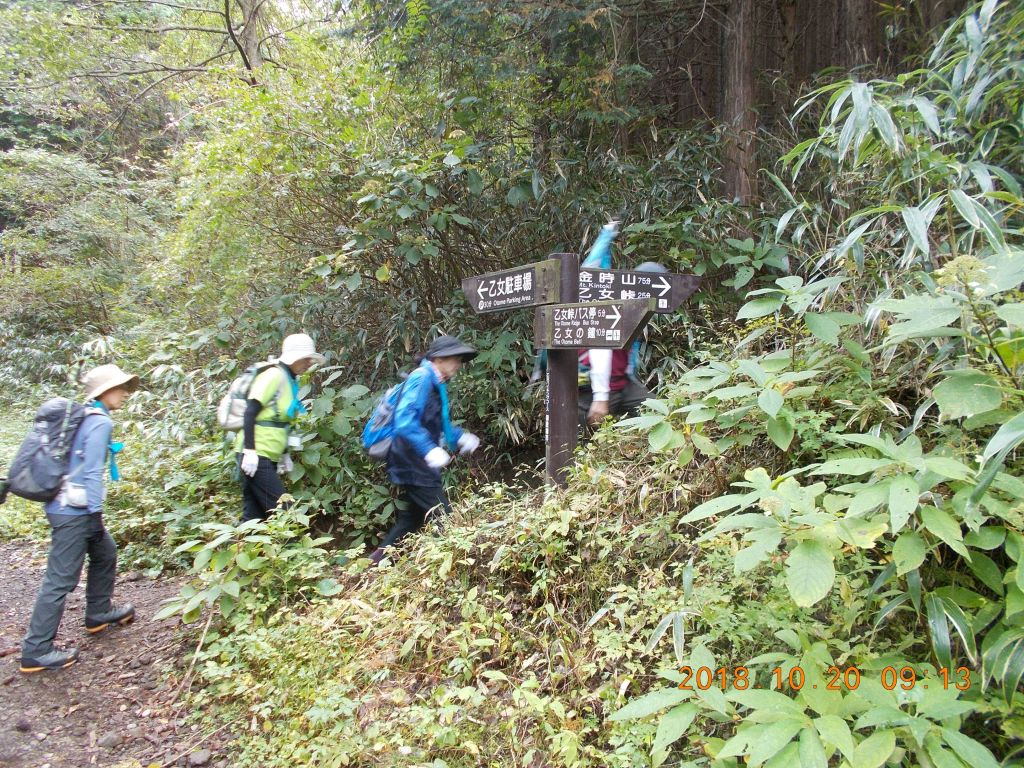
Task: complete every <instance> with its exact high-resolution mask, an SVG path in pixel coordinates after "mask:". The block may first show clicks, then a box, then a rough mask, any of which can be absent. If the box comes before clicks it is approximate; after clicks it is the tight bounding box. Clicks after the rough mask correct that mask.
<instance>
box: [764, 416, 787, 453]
mask: <svg viewBox="0 0 1024 768" xmlns="http://www.w3.org/2000/svg"><path fill="white" fill-rule="evenodd" d="M768 437H769V438H771V441H772V442H773V443H775V444H776V445H777V446H779V449H780V450H783V451H785V450H787V449H788V448H789V444H790V443H791V442H793V425H792V424H791V423H790V421H789V419H773V418H770V417H769V419H768Z"/></svg>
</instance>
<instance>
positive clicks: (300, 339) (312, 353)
mask: <svg viewBox="0 0 1024 768" xmlns="http://www.w3.org/2000/svg"><path fill="white" fill-rule="evenodd" d="M304 357H308V358H310V359H312V361H313V362H314V363H322V362H323V361H324V356H323V355H321V354H320V353H319V352H317V351H316V344H314V343H313V339H311V338H310V337H309V336H308V335H307V334H305V333H293V334H292V335H291V336H286V337H285V339H284V343H283V344H282V345H281V357H279V358H278V360H280V361H281V362H282V363H284V364H285V365H291V364H292V363H294V362H296V361H298V360H301V359H302V358H304Z"/></svg>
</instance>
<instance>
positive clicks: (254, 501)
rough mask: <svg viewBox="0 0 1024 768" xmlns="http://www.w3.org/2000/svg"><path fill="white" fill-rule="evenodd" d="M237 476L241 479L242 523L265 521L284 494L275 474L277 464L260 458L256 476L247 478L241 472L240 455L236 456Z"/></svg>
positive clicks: (279, 480) (263, 457)
mask: <svg viewBox="0 0 1024 768" xmlns="http://www.w3.org/2000/svg"><path fill="white" fill-rule="evenodd" d="M237 461H238V465H239V470H238V474H239V476H240V477H241V478H242V522H243V523H244V522H245V521H246V520H266V519H267V518H268V517H270V513H271V511H272V510H273V509H274V508H275V507H277V502H278V501H279V500H280V498H281V496H282V495H283V494H284V484H283V483H282V482H281V478H280V476H279V475H278V474H277V462H274V461H271V460H270V459H268V458H267V457H266V456H260V463H259V466H258V467H256V474H255V475H253V476H252V477H249V476H248V475H247V474H245V473H244V472H242V470H241V463H242V454H240V453H239V454H237Z"/></svg>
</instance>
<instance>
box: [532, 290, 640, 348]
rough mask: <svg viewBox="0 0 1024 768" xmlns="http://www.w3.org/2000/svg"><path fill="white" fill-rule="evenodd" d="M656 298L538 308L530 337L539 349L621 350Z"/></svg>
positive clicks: (629, 341)
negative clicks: (599, 348) (531, 336)
mask: <svg viewBox="0 0 1024 768" xmlns="http://www.w3.org/2000/svg"><path fill="white" fill-rule="evenodd" d="M656 304H657V299H653V298H651V299H636V300H629V301H597V302H592V303H588V304H552V305H549V306H545V307H537V309H536V310H534V315H533V338H534V341H535V342H536V344H537V347H538V348H541V349H566V348H568V349H589V348H598V347H602V348H605V349H624V348H626V347H628V346H629V345H630V344H631V343H632V342H633V339H635V338H636V337H637V336H638V335H639V333H640V330H641V329H642V328H643V327H644V325H646V324H647V321H648V320H650V319H651V315H652V314H654V310H655V307H656Z"/></svg>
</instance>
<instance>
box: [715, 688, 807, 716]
mask: <svg viewBox="0 0 1024 768" xmlns="http://www.w3.org/2000/svg"><path fill="white" fill-rule="evenodd" d="M726 698H728V699H730V700H731V701H735V702H736V703H737V704H741V705H743V706H744V707H747V708H748V709H754V710H770V711H773V712H778V713H786V714H790V715H794V716H796V717H800V716H802V715H803V713H804V707H803V706H802V705H801V704H799V703H798V702H797V701H796V700H794V699H792V698H790V697H789V696H786V695H785V694H784V693H779V692H778V691H770V690H767V689H761V688H747V689H746V690H739V689H738V688H733V689H731V690H730V691H729V692H728V694H727V695H726Z"/></svg>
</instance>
